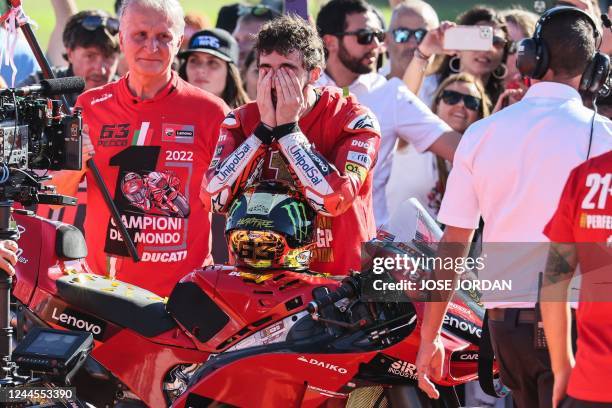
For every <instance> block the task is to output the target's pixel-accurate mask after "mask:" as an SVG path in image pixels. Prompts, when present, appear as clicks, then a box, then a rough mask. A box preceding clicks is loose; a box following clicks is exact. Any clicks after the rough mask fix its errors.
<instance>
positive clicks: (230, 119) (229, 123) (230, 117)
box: [219, 112, 238, 142]
mask: <svg viewBox="0 0 612 408" xmlns="http://www.w3.org/2000/svg"><path fill="white" fill-rule="evenodd" d="M223 125H225V126H226V127H235V126H236V125H238V121H237V120H236V116H235V115H234V112H230V113H228V114H227V116H226V117H225V119H224V120H223ZM219 141H220V142H221V141H222V140H221V137H219Z"/></svg>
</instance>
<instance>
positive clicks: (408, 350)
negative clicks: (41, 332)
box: [13, 201, 484, 407]
mask: <svg viewBox="0 0 612 408" xmlns="http://www.w3.org/2000/svg"><path fill="white" fill-rule="evenodd" d="M16 219H17V222H18V223H19V225H20V226H21V238H22V239H21V240H20V246H21V249H22V252H21V254H20V262H19V265H18V268H17V273H16V275H17V280H16V284H15V286H14V289H13V295H14V298H15V301H16V304H17V308H16V316H15V322H16V323H15V324H16V325H17V326H18V331H20V330H22V329H26V330H27V328H28V327H31V326H50V327H53V328H58V329H61V328H64V329H69V330H84V331H88V332H90V333H92V334H93V337H94V343H95V344H94V349H93V351H92V352H91V354H90V356H89V358H88V359H87V361H86V362H85V364H84V366H83V367H82V368H81V370H80V371H79V372H78V373H77V375H76V376H75V379H74V385H75V386H76V387H77V394H78V395H79V397H80V398H81V399H84V400H86V401H88V402H90V403H92V404H94V405H96V406H112V405H114V406H120V407H133V406H143V405H146V406H151V407H162V406H168V405H172V406H173V407H189V406H192V407H200V406H208V405H211V404H225V405H226V406H254V405H255V406H264V405H265V406H279V407H280V406H283V407H284V406H302V407H311V406H312V407H314V406H321V405H322V404H325V403H326V402H327V401H328V400H340V401H342V402H343V403H344V402H346V401H348V402H349V403H352V404H356V405H354V406H366V405H363V404H364V403H365V402H364V401H366V400H368V399H370V400H371V399H372V398H371V397H370V395H373V394H376V393H378V394H377V395H378V396H377V397H375V399H380V400H382V399H383V397H382V396H381V394H380V390H381V388H380V387H381V386H382V387H383V388H382V389H384V391H385V396H386V398H387V400H388V402H389V404H390V405H391V406H430V405H431V404H432V402H431V401H429V400H427V399H426V397H425V396H424V395H423V394H422V393H420V392H418V391H417V387H416V374H417V373H416V366H415V365H414V362H415V358H416V353H417V350H418V345H419V325H420V319H421V317H422V311H423V306H424V305H423V304H422V303H418V302H410V301H408V299H403V301H386V302H385V301H376V302H366V301H364V300H363V299H362V295H361V294H360V285H361V281H362V277H360V275H359V274H353V276H351V277H348V278H346V279H345V280H339V279H338V278H334V277H330V276H326V275H321V274H315V273H307V272H295V271H288V270H270V271H268V272H266V273H257V274H256V273H252V272H250V271H248V270H245V269H241V268H238V267H233V266H223V265H215V266H211V267H206V268H202V269H197V270H195V271H193V272H191V273H190V274H188V275H187V276H185V277H184V278H183V279H182V280H181V281H180V282H179V283H178V284H177V285H176V287H175V288H174V290H173V291H172V293H171V295H170V297H169V298H168V299H167V301H166V300H165V299H161V298H160V297H158V296H157V295H155V294H153V293H151V292H148V291H146V290H144V289H141V288H138V287H135V286H133V285H129V284H126V283H123V282H120V281H115V280H110V279H108V278H105V277H102V276H98V275H95V274H93V273H92V272H91V270H90V269H89V267H88V265H87V263H86V261H85V260H84V258H85V256H86V248H85V245H84V239H83V237H82V235H81V234H80V232H79V231H78V230H77V229H76V228H74V227H71V226H68V225H65V224H59V223H55V222H53V221H49V220H45V219H42V218H40V217H37V216H34V215H24V214H21V215H16ZM389 225H391V226H393V225H402V228H401V229H398V228H392V227H387V228H383V229H382V230H381V231H379V235H378V238H377V239H376V240H375V242H378V243H379V244H381V243H382V244H383V247H385V245H387V244H395V243H399V242H402V243H408V244H409V245H408V246H405V245H404V244H401V245H391V246H390V247H389V246H387V247H386V249H388V250H392V251H403V252H405V253H409V254H411V256H414V253H415V252H414V251H417V252H419V253H420V252H421V251H422V250H423V249H424V247H426V246H427V245H430V244H434V243H435V242H437V240H438V239H439V237H440V236H441V231H440V229H439V228H438V227H437V225H436V224H435V222H434V221H433V220H432V219H431V217H430V216H429V215H428V214H427V212H426V211H425V210H424V209H423V208H422V207H421V206H420V204H418V202H416V201H411V202H408V203H407V204H406V205H405V206H404V207H403V209H402V211H400V212H399V215H397V216H396V217H394V218H393V219H392V221H391V222H390V224H389ZM402 245H404V246H402ZM483 314H484V310H483V308H482V305H481V304H479V303H478V299H477V297H476V296H474V294H469V293H465V292H462V291H459V292H458V293H457V294H456V296H455V298H454V299H453V302H451V305H450V308H449V312H448V315H447V318H445V321H444V326H443V329H444V330H443V343H444V347H445V349H446V360H445V363H444V364H445V367H446V368H447V369H446V370H445V375H444V378H442V380H441V381H439V382H438V384H439V385H440V386H441V394H442V398H441V403H442V404H443V405H442V406H449V407H450V406H458V400H457V397H456V395H455V393H454V391H453V386H455V385H457V384H461V383H465V382H467V381H471V380H474V379H475V378H476V377H477V358H478V357H477V356H478V347H477V344H478V341H479V338H478V336H479V332H480V327H481V325H482V318H483ZM371 390H374V391H373V392H369V391H371ZM356 401H357V402H356ZM360 404H361V405H360ZM367 406H370V405H367ZM431 406H435V405H431Z"/></svg>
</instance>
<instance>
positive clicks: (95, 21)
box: [80, 16, 119, 35]
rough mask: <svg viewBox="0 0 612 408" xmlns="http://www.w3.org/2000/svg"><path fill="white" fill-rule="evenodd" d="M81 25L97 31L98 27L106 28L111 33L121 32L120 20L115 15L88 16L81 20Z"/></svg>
mask: <svg viewBox="0 0 612 408" xmlns="http://www.w3.org/2000/svg"><path fill="white" fill-rule="evenodd" d="M80 24H81V27H83V28H84V29H86V30H88V31H96V30H97V29H98V28H106V30H107V31H108V33H109V34H110V35H117V33H118V32H119V20H117V19H116V18H114V17H105V16H86V17H84V18H83V19H82V20H81V21H80Z"/></svg>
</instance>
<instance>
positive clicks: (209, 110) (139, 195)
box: [54, 0, 229, 296]
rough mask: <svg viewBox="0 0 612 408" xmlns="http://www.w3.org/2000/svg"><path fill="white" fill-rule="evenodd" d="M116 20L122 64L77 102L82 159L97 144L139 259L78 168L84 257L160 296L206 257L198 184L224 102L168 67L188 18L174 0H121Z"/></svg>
mask: <svg viewBox="0 0 612 408" xmlns="http://www.w3.org/2000/svg"><path fill="white" fill-rule="evenodd" d="M120 21H121V26H120V27H121V28H120V32H119V40H120V44H121V49H122V50H123V53H124V55H125V61H126V63H127V64H128V67H129V73H128V74H126V75H125V76H124V77H122V78H121V79H119V80H118V81H116V82H112V83H109V84H107V85H106V86H103V87H100V88H96V89H93V90H90V91H88V92H85V93H84V94H82V95H81V96H80V97H79V98H78V100H77V104H76V106H77V107H80V108H82V110H83V134H84V139H85V143H86V146H87V148H86V149H84V150H85V157H84V160H87V159H88V158H89V157H88V154H90V153H92V152H93V153H95V161H96V164H97V166H98V168H99V170H100V173H101V176H102V179H103V180H104V184H105V185H106V186H107V188H108V189H109V192H110V195H111V197H112V198H113V200H114V203H115V205H116V207H117V209H118V211H119V214H120V216H121V219H122V221H123V223H124V225H125V227H126V228H127V230H128V233H129V234H130V236H131V237H132V239H133V241H134V243H135V245H136V248H137V251H138V254H139V257H140V259H141V260H140V262H134V261H133V260H132V259H131V258H130V257H129V256H128V252H127V248H126V245H125V243H124V242H123V238H122V237H121V235H120V234H119V231H118V228H117V226H116V225H115V222H114V221H113V220H112V219H111V217H110V211H109V209H108V207H107V206H106V204H105V202H104V201H103V196H102V192H101V191H100V187H99V186H98V185H97V184H96V182H95V180H94V179H93V178H92V177H93V174H92V172H91V171H85V170H84V171H83V172H85V174H86V176H87V185H88V189H87V207H88V208H87V216H86V218H85V235H86V238H87V247H88V248H89V251H90V252H89V256H88V259H87V260H88V263H89V265H90V266H91V267H92V268H93V270H94V272H96V273H98V274H104V275H107V276H110V277H114V278H117V279H119V280H122V281H125V282H128V283H131V284H134V285H137V286H140V287H143V288H145V289H148V290H151V291H152V292H155V293H157V294H158V295H161V296H167V295H168V294H169V293H170V290H171V289H172V288H173V287H174V285H175V284H176V282H177V281H178V280H179V279H180V278H181V277H182V276H184V275H185V274H186V273H188V272H190V271H192V270H193V269H195V268H197V267H200V266H202V264H203V263H205V262H208V263H210V262H211V261H212V259H211V256H210V213H208V211H206V209H205V208H204V206H203V204H202V202H200V200H199V199H198V194H197V191H198V189H199V187H200V185H201V182H202V176H203V174H204V172H205V171H206V168H207V167H208V165H209V163H210V160H211V157H212V154H213V150H214V146H215V143H216V140H217V136H218V132H219V126H220V124H221V122H222V121H223V118H224V117H225V114H226V113H227V111H228V110H229V109H228V108H227V105H225V103H224V102H223V101H222V100H221V99H219V98H217V97H215V96H213V95H211V94H209V93H207V92H205V91H203V90H201V89H199V88H196V87H194V86H192V85H190V84H188V83H187V82H185V81H183V80H182V79H180V78H179V76H178V74H177V73H176V72H173V71H172V70H171V64H172V60H173V58H174V56H175V55H176V54H177V52H178V50H179V45H180V43H181V40H182V34H183V30H184V24H185V23H184V16H183V10H182V8H181V6H180V4H179V2H178V1H176V0H172V1H170V0H124V1H123V4H122V7H121V12H120ZM89 140H90V142H89V143H88V141H89ZM83 172H81V173H79V172H64V173H65V174H62V175H61V177H58V178H59V179H60V180H58V178H56V179H54V184H56V185H58V190H60V192H62V193H64V194H67V195H73V194H74V192H75V191H76V187H77V184H78V182H79V180H80V178H81V177H82V174H83ZM188 227H189V228H188Z"/></svg>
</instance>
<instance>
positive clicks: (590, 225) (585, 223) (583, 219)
mask: <svg viewBox="0 0 612 408" xmlns="http://www.w3.org/2000/svg"><path fill="white" fill-rule="evenodd" d="M580 228H587V229H612V215H608V214H593V215H591V214H586V213H580Z"/></svg>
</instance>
